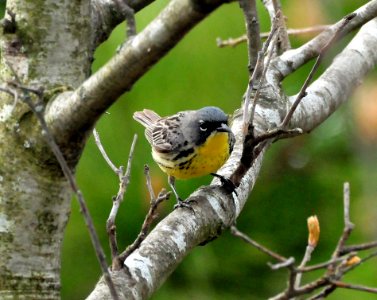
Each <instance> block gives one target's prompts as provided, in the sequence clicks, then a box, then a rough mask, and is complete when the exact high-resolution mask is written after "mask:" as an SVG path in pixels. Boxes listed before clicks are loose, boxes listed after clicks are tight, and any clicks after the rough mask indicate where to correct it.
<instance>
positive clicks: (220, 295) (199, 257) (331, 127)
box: [0, 0, 377, 300]
mask: <svg viewBox="0 0 377 300" xmlns="http://www.w3.org/2000/svg"><path fill="white" fill-rule="evenodd" d="M365 2H367V1H351V0H347V1H324V0H322V1H311V0H305V1H303V0H296V1H283V8H284V10H285V13H286V15H287V16H288V25H289V27H305V26H311V25H315V24H319V23H333V22H335V21H336V20H338V19H339V18H341V17H342V16H344V15H345V14H347V13H348V12H350V11H352V9H353V8H354V7H355V6H356V5H360V3H365ZM166 4H167V1H166V0H164V1H158V2H156V3H153V4H151V5H150V6H149V7H148V8H146V9H144V10H143V11H141V12H140V13H138V14H137V27H138V30H139V31H140V30H142V28H144V27H145V26H147V24H148V23H149V22H150V21H151V20H152V19H153V18H154V17H155V16H156V15H157V14H158V13H159V12H160V11H161V9H162V8H163V7H164V6H165V5H166ZM3 5H4V1H2V2H0V9H1V8H2V7H3ZM258 6H259V11H260V13H261V28H262V31H267V30H268V29H269V23H268V19H267V14H266V12H265V11H264V10H263V8H262V7H261V5H260V4H259V2H258ZM243 33H244V23H243V19H242V13H241V11H240V9H239V7H238V5H237V3H232V4H228V5H224V6H223V7H222V8H220V9H219V10H217V11H216V12H214V13H213V14H212V15H211V16H210V17H209V18H207V19H206V20H204V21H203V22H202V23H201V24H199V25H198V26H197V27H196V28H195V29H194V30H193V31H192V32H190V33H189V34H188V35H187V37H185V38H184V39H183V40H182V41H181V42H180V44H179V45H178V46H177V47H176V48H174V49H173V50H172V51H171V52H170V53H169V54H168V55H167V56H166V57H165V58H164V59H162V60H161V61H160V62H159V63H158V64H157V65H156V66H155V67H153V68H152V69H151V70H150V71H149V72H148V73H147V74H146V75H145V76H144V77H143V78H142V79H140V80H139V81H138V82H137V83H136V84H135V86H134V88H133V89H132V91H131V92H129V93H127V94H125V95H124V96H123V97H121V99H119V101H117V103H115V104H114V105H113V107H111V108H110V109H109V112H108V114H105V115H104V116H103V117H102V118H101V120H100V121H99V123H98V125H97V129H98V131H99V133H100V136H101V138H102V142H103V145H104V146H105V148H106V150H107V152H108V154H109V155H110V157H111V159H112V160H113V162H114V163H115V164H117V165H125V164H126V161H127V157H128V153H129V147H130V144H131V141H132V137H133V135H134V134H135V133H137V134H138V135H139V140H138V143H137V147H136V154H135V157H134V160H133V163H132V174H131V185H130V186H129V188H128V190H127V193H126V198H125V201H124V203H123V204H122V206H121V210H120V213H119V215H118V218H117V230H118V237H119V244H120V248H121V249H122V248H124V247H125V246H126V245H128V244H129V243H131V242H132V241H133V239H134V238H135V237H136V235H137V233H138V231H139V228H140V226H141V223H142V221H143V217H144V215H145V213H146V211H147V208H148V201H149V199H148V196H147V193H146V189H145V179H144V177H143V165H144V164H146V163H147V164H149V165H150V166H151V169H152V171H151V172H152V177H153V181H154V185H155V188H156V191H158V190H159V189H160V188H161V187H166V186H167V183H166V176H165V175H164V174H162V172H161V171H160V170H159V169H158V168H157V167H156V166H155V164H154V163H153V161H152V158H151V155H150V147H149V145H148V144H147V142H146V140H145V138H144V135H143V129H142V128H141V126H140V125H138V124H137V123H136V122H134V121H133V120H132V113H133V112H134V111H136V110H140V109H143V108H150V109H154V110H156V111H157V112H158V113H160V114H161V115H169V114H172V113H175V112H176V111H179V110H186V109H196V108H199V107H202V106H205V105H216V106H219V107H222V108H223V109H224V110H225V111H228V112H229V113H231V112H233V111H234V110H235V109H236V108H237V107H238V106H239V104H240V102H241V98H242V95H243V93H244V91H245V88H246V84H247V68H246V65H247V57H246V55H247V54H246V53H247V52H246V46H245V45H240V46H238V47H236V48H224V49H218V48H217V47H216V42H215V40H216V38H217V37H221V38H228V37H236V36H239V35H242V34H243ZM124 34H125V27H124V24H123V25H120V26H119V27H118V28H117V29H116V30H115V31H114V33H113V35H112V36H111V37H110V39H109V40H108V41H107V42H106V43H104V44H103V45H101V47H99V49H98V51H97V52H96V55H95V58H96V59H95V62H94V64H93V71H94V72H95V71H96V70H97V69H98V68H100V67H101V66H102V65H103V64H105V63H106V62H107V61H108V60H109V59H110V58H111V57H112V56H113V55H114V54H115V52H116V49H117V47H118V46H119V45H120V44H121V43H122V41H123V39H124ZM304 41H305V39H301V38H295V39H294V40H293V42H292V44H293V46H298V45H300V44H302V43H303V42H304ZM345 43H346V41H343V42H342V43H341V45H340V47H341V46H342V45H344V44H345ZM334 53H335V51H334ZM330 61H331V59H328V61H327V63H329V62H330ZM308 65H309V66H306V67H304V68H302V69H300V70H299V71H298V72H296V74H294V75H293V76H290V77H289V78H287V79H286V80H285V81H284V83H283V85H284V88H285V90H286V91H287V93H288V94H294V93H296V92H297V91H298V90H299V88H300V84H301V83H302V82H303V81H304V79H305V76H306V75H307V73H308V70H309V67H310V64H308ZM371 82H373V81H371ZM374 82H375V81H374ZM370 86H373V83H371V84H370ZM365 94H366V95H367V94H368V91H364V95H365ZM361 95H362V94H361ZM375 95H377V92H376V93H375ZM360 97H361V96H360ZM374 99H377V96H376V97H374ZM351 108H352V109H351ZM358 108H359V106H358V102H356V101H355V102H353V103H352V106H350V105H348V104H347V105H345V106H343V107H342V108H341V109H340V110H339V111H338V112H336V113H335V114H334V115H333V116H332V117H331V118H330V119H329V120H328V121H326V122H325V123H324V124H323V125H321V126H320V127H319V128H318V129H316V130H315V131H313V132H312V133H311V134H309V135H305V136H302V137H299V138H295V139H290V140H287V141H280V142H278V143H276V144H275V145H273V147H271V149H270V150H269V151H268V153H267V155H266V158H265V160H264V165H263V168H262V172H261V174H260V178H259V180H258V182H257V184H256V186H255V189H254V191H253V193H252V195H251V197H250V199H249V201H248V203H247V205H246V207H245V209H244V210H243V212H242V214H241V216H240V218H239V219H238V227H239V228H240V229H241V230H243V231H244V232H246V233H248V234H250V235H251V236H252V237H253V238H254V239H256V240H257V241H259V242H261V243H263V244H265V245H266V246H268V247H270V248H272V249H274V250H275V251H277V252H279V253H281V254H282V255H285V256H295V257H296V259H297V260H300V259H301V257H302V255H303V253H304V249H305V246H306V240H307V230H306V218H307V217H308V216H310V215H312V214H316V215H318V218H319V220H320V224H321V237H320V242H319V246H318V248H317V249H316V251H315V252H314V255H313V262H320V261H322V260H326V259H327V258H328V257H329V255H330V254H331V251H332V249H333V248H334V246H335V245H336V243H337V240H338V237H339V235H340V233H341V231H342V226H343V219H342V212H343V207H342V186H343V182H344V181H349V182H350V183H351V191H352V203H351V219H352V221H354V222H355V224H356V225H357V226H356V229H355V231H354V234H353V235H352V237H351V241H350V242H351V243H357V242H363V241H369V240H372V239H375V238H376V235H377V232H376V231H377V228H376V216H377V212H376V205H375V201H376V195H377V191H376V184H375V182H376V179H377V178H376V177H377V175H376V172H375V170H376V161H377V157H376V153H377V151H376V139H375V137H376V136H374V139H372V140H365V139H363V132H365V130H364V131H363V130H360V129H362V128H369V127H368V123H367V124H365V120H364V118H363V117H362V116H364V114H365V113H369V114H371V113H372V112H373V110H370V109H368V106H366V107H364V106H363V109H364V110H360V109H358ZM353 111H357V114H356V118H355V120H356V121H354V114H353ZM374 116H376V115H374ZM374 116H373V115H372V116H371V118H370V120H373V118H374ZM375 119H377V117H376V118H375ZM363 121H364V123H363V124H362V122H363ZM368 132H369V131H368ZM368 134H369V133H368ZM368 137H369V135H368ZM77 176H78V180H79V184H80V187H81V190H82V191H83V193H84V195H85V197H86V199H87V202H88V206H89V209H90V211H91V214H92V216H93V218H94V222H95V224H96V227H97V230H98V233H99V235H100V237H101V240H102V243H103V245H104V247H105V249H106V251H107V256H108V257H109V251H108V246H107V236H106V232H105V222H106V219H107V217H108V214H109V211H110V208H111V197H112V196H113V195H114V194H116V192H117V189H118V182H117V177H116V176H115V175H114V174H113V173H112V171H111V170H110V168H109V167H108V166H107V165H106V163H105V161H104V160H103V159H102V157H101V155H100V154H99V151H98V150H97V148H96V146H95V145H94V142H93V139H92V138H91V139H90V140H89V142H88V145H87V147H86V149H85V152H84V153H83V156H82V159H81V161H80V164H79V166H78V169H77ZM209 181H210V177H206V178H200V179H196V180H189V181H180V182H178V189H179V191H180V193H181V194H182V195H185V196H188V195H189V194H190V193H191V192H192V191H193V190H195V188H197V187H198V186H200V185H202V184H207V183H208V182H209ZM173 203H174V201H169V203H165V204H164V205H163V208H162V209H161V212H160V214H161V218H162V217H164V216H165V215H166V214H168V213H169V212H170V211H171V210H172V206H173ZM270 260H271V259H270V258H269V257H266V256H265V255H263V254H261V253H259V252H258V251H256V250H255V249H254V248H251V247H250V246H248V245H247V244H245V243H243V242H242V241H240V240H238V239H235V238H233V237H232V236H231V235H230V234H229V233H228V232H226V233H224V234H223V236H221V237H219V238H218V239H217V240H215V241H213V242H212V243H210V244H208V245H206V246H205V247H197V248H196V249H195V250H194V251H193V252H192V253H191V254H190V255H189V256H188V257H187V258H186V259H185V260H184V261H183V263H182V264H181V265H180V266H179V267H178V269H177V270H176V271H175V272H174V273H173V274H172V276H170V278H169V279H168V281H167V282H166V283H165V284H164V285H163V286H162V287H161V289H160V290H159V291H158V292H157V293H156V294H155V295H154V296H153V299H156V300H162V299H182V300H184V299H197V300H207V299H220V300H226V299H266V298H267V297H268V296H272V295H274V294H276V293H278V292H279V291H281V290H282V289H284V287H285V284H286V279H287V276H286V275H287V274H286V271H284V270H283V271H279V272H272V271H271V270H270V269H269V268H268V266H267V265H266V263H267V262H268V261H270ZM318 274H320V273H317V274H313V275H318ZM313 275H309V276H307V277H304V278H305V279H307V280H309V279H310V278H313ZM99 276H100V268H99V267H98V263H97V261H96V258H95V255H94V251H93V249H92V246H91V243H90V240H89V237H88V234H87V230H86V228H85V224H84V221H83V219H82V217H81V215H80V213H79V209H78V205H77V204H76V200H75V199H73V201H72V215H71V218H70V222H69V224H68V228H67V231H66V236H65V239H64V243H63V255H62V298H63V299H70V300H75V299H83V298H85V296H86V295H88V293H89V292H90V291H91V290H92V289H93V287H94V285H95V283H96V281H97V280H98V278H99ZM376 278H377V268H376V261H370V262H368V263H367V264H365V265H363V266H360V267H359V268H357V269H356V270H355V271H353V272H352V273H350V274H349V275H347V276H346V277H345V280H346V281H349V282H354V283H358V284H366V285H370V286H376V285H377V280H376ZM350 297H357V299H372V298H373V297H372V295H370V294H365V293H361V292H356V291H350V290H347V291H345V290H338V291H336V292H335V293H334V294H333V295H331V296H330V297H329V299H344V298H347V299H348V298H350Z"/></svg>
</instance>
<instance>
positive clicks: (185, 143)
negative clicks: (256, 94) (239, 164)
mask: <svg viewBox="0 0 377 300" xmlns="http://www.w3.org/2000/svg"><path fill="white" fill-rule="evenodd" d="M133 118H134V119H135V120H136V121H137V122H139V123H140V124H141V125H143V126H144V127H145V137H146V139H147V140H148V142H149V144H150V145H151V147H152V157H153V160H154V161H155V162H156V163H157V165H158V166H159V167H160V169H161V170H162V171H163V172H164V173H166V174H167V175H168V183H169V185H170V187H171V189H172V191H173V193H174V195H175V197H176V200H177V204H176V205H175V208H176V207H189V205H188V204H187V203H186V202H184V201H183V200H182V199H181V198H180V197H179V195H178V193H177V190H176V188H175V179H190V178H194V177H201V176H205V175H209V174H211V175H213V176H216V177H219V178H220V179H221V182H222V183H223V184H224V183H229V179H226V178H224V177H223V176H221V175H218V174H216V173H215V172H216V171H217V170H218V169H219V168H220V167H221V166H222V165H223V164H224V163H225V162H226V161H227V159H228V158H229V156H230V154H231V152H232V150H233V146H234V143H235V136H234V134H233V132H232V130H231V129H230V128H229V126H228V116H227V115H226V114H225V113H224V112H223V111H222V110H221V109H220V108H218V107H215V106H206V107H203V108H200V109H198V110H186V111H180V112H178V113H176V114H174V115H171V116H166V117H160V116H159V115H158V114H157V113H155V112H154V111H152V110H149V109H144V110H143V111H137V112H135V113H134V114H133ZM230 184H231V183H230ZM189 208H190V207H189Z"/></svg>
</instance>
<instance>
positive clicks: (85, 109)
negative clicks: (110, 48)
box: [46, 0, 225, 145]
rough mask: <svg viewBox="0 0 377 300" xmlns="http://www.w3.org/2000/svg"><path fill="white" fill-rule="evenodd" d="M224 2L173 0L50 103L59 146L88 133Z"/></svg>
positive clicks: (52, 127) (49, 117)
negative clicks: (100, 64) (75, 85)
mask: <svg viewBox="0 0 377 300" xmlns="http://www.w3.org/2000/svg"><path fill="white" fill-rule="evenodd" d="M224 2H225V1H224V0H212V1H211V0H208V1H192V0H173V1H171V2H170V3H169V4H168V6H167V7H166V8H165V9H164V10H163V11H162V12H161V14H160V15H159V16H158V17H157V18H156V19H155V20H154V21H153V22H151V23H150V25H149V26H147V27H146V28H145V29H144V30H143V31H142V32H141V33H140V34H138V35H136V36H135V37H134V38H133V39H132V40H131V41H130V42H128V43H126V44H125V45H124V46H123V47H122V49H121V50H120V51H119V53H118V54H117V55H115V56H114V57H113V58H112V59H111V60H110V61H109V62H108V63H107V64H106V65H105V66H104V67H102V68H101V69H100V70H99V71H98V72H97V73H95V74H94V75H93V76H91V77H90V78H89V79H87V80H86V81H85V82H84V83H83V84H82V85H81V86H80V87H79V88H78V89H77V90H76V91H74V92H73V93H71V94H68V93H66V94H63V95H61V96H60V97H57V98H56V99H55V100H54V101H53V102H52V103H50V104H49V106H48V108H47V111H46V114H47V116H46V120H47V121H48V123H49V125H50V127H51V131H52V132H53V133H54V136H55V137H57V140H58V142H59V144H60V145H64V144H65V143H67V141H68V142H69V141H71V140H72V139H74V138H75V135H76V134H77V132H88V130H89V129H90V128H91V127H92V126H93V124H94V123H95V121H96V120H97V119H98V118H99V116H100V115H101V114H102V113H103V112H104V111H105V110H106V109H108V108H109V106H110V105H111V104H112V103H113V102H114V101H115V100H116V99H117V98H118V97H119V96H120V95H121V94H122V93H124V92H125V91H128V90H130V89H131V88H132V86H133V84H134V83H135V82H136V81H137V80H138V79H139V78H140V77H141V76H142V75H144V74H145V73H146V72H147V71H148V69H149V68H151V67H152V66H153V65H154V64H155V63H156V62H157V61H158V60H160V59H161V58H162V57H163V56H164V55H165V54H166V53H167V52H168V51H169V50H170V49H171V48H173V47H174V46H175V45H176V44H177V43H178V42H179V41H180V40H181V39H182V38H183V37H184V35H185V34H186V33H187V32H188V31H189V30H190V29H191V28H193V27H194V26H195V25H196V24H197V23H199V22H200V21H201V20H202V19H203V18H205V17H206V16H207V15H208V14H209V13H210V12H212V11H213V10H214V9H216V8H217V7H218V6H220V5H221V4H222V3H224Z"/></svg>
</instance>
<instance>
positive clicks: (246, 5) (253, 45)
mask: <svg viewBox="0 0 377 300" xmlns="http://www.w3.org/2000/svg"><path fill="white" fill-rule="evenodd" d="M239 3H240V7H241V9H242V11H243V14H244V18H245V23H246V36H247V39H248V57H249V63H248V69H249V75H250V76H251V74H252V73H253V72H254V69H255V66H256V63H257V59H258V52H259V51H260V49H261V48H262V42H261V40H260V29H259V20H258V13H257V6H256V3H255V0H239Z"/></svg>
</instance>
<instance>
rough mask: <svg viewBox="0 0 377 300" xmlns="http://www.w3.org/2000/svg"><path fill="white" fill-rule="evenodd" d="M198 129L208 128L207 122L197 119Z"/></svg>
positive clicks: (204, 129) (205, 129)
mask: <svg viewBox="0 0 377 300" xmlns="http://www.w3.org/2000/svg"><path fill="white" fill-rule="evenodd" d="M199 129H200V130H201V131H207V129H208V124H207V123H206V122H205V121H203V120H200V121H199Z"/></svg>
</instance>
